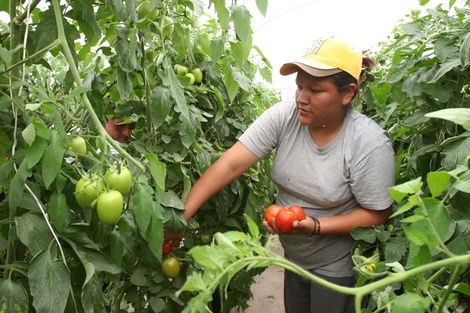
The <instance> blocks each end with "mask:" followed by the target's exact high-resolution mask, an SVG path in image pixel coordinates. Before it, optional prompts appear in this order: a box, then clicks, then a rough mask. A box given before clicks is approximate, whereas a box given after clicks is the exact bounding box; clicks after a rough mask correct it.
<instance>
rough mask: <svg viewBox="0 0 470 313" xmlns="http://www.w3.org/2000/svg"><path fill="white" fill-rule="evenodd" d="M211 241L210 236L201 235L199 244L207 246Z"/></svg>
mask: <svg viewBox="0 0 470 313" xmlns="http://www.w3.org/2000/svg"><path fill="white" fill-rule="evenodd" d="M211 241H212V236H211V234H207V233H206V234H202V235H201V243H202V244H204V245H207V244H208V243H210V242H211Z"/></svg>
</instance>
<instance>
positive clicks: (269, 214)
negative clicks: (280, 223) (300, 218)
mask: <svg viewBox="0 0 470 313" xmlns="http://www.w3.org/2000/svg"><path fill="white" fill-rule="evenodd" d="M280 210H284V208H283V207H282V206H280V205H276V204H273V205H270V206H268V208H267V209H266V211H264V219H265V220H266V222H268V224H269V226H271V227H273V218H274V217H276V214H277V213H278V212H279V211H280Z"/></svg>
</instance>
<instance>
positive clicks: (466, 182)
mask: <svg viewBox="0 0 470 313" xmlns="http://www.w3.org/2000/svg"><path fill="white" fill-rule="evenodd" d="M453 187H454V188H456V189H458V190H460V191H463V192H465V193H470V171H467V172H466V173H465V174H463V175H462V176H460V177H459V178H458V179H457V180H456V181H455V183H454V185H453Z"/></svg>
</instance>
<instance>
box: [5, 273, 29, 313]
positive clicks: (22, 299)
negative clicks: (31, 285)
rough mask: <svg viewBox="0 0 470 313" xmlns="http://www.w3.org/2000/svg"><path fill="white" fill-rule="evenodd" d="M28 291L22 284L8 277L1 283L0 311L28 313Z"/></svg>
mask: <svg viewBox="0 0 470 313" xmlns="http://www.w3.org/2000/svg"><path fill="white" fill-rule="evenodd" d="M28 309H29V298H28V293H27V292H26V290H25V289H24V288H23V286H22V285H20V284H17V283H14V282H12V281H11V280H10V279H6V280H4V281H2V282H1V283H0V312H8V313H10V312H11V313H27V312H28Z"/></svg>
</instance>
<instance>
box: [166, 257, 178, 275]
mask: <svg viewBox="0 0 470 313" xmlns="http://www.w3.org/2000/svg"><path fill="white" fill-rule="evenodd" d="M180 270H181V267H180V262H179V261H178V259H177V258H175V257H169V258H166V259H165V260H164V261H163V263H162V271H163V275H165V277H168V278H175V277H177V276H178V275H179V274H180Z"/></svg>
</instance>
